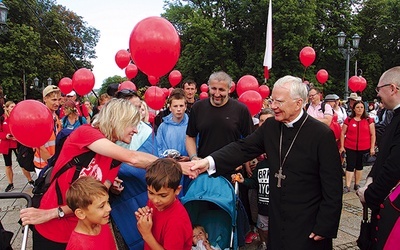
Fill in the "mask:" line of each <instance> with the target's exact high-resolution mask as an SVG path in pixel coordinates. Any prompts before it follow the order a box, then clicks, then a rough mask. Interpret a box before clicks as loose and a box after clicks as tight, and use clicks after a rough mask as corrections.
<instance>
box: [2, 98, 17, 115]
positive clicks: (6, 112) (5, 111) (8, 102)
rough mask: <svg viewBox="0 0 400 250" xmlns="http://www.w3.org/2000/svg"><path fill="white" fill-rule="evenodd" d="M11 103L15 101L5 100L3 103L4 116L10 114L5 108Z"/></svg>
mask: <svg viewBox="0 0 400 250" xmlns="http://www.w3.org/2000/svg"><path fill="white" fill-rule="evenodd" d="M11 104H15V102H13V101H7V102H6V103H5V104H4V113H5V114H6V116H9V115H10V112H8V110H7V109H6V108H8V107H10V105H11Z"/></svg>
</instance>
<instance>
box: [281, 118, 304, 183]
mask: <svg viewBox="0 0 400 250" xmlns="http://www.w3.org/2000/svg"><path fill="white" fill-rule="evenodd" d="M307 118H308V115H307V116H306V118H305V119H304V121H303V122H302V123H301V125H300V128H299V130H297V132H296V134H295V136H294V138H293V141H292V143H291V144H290V146H289V149H288V151H287V152H286V154H285V157H284V158H283V159H282V138H283V129H282V125H281V136H280V138H279V170H278V173H275V178H278V183H277V185H276V186H277V187H278V188H280V187H282V180H284V179H286V175H284V174H282V172H283V169H282V167H283V164H285V161H286V158H287V157H288V155H289V153H290V150H291V149H292V147H293V144H294V142H295V141H296V139H297V136H298V135H299V133H300V130H301V129H302V128H303V125H304V123H305V122H306V120H307Z"/></svg>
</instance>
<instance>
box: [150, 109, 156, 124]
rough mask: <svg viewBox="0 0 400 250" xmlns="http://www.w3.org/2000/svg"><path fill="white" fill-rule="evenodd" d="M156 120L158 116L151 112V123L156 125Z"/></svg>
mask: <svg viewBox="0 0 400 250" xmlns="http://www.w3.org/2000/svg"><path fill="white" fill-rule="evenodd" d="M155 118H156V114H154V113H153V112H149V122H150V123H151V124H154V120H155Z"/></svg>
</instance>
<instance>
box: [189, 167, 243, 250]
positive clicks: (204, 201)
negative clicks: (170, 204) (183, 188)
mask: <svg viewBox="0 0 400 250" xmlns="http://www.w3.org/2000/svg"><path fill="white" fill-rule="evenodd" d="M236 186H237V183H236ZM181 202H182V204H183V205H184V206H185V208H186V210H187V212H188V214H189V217H190V220H191V222H192V225H201V226H203V227H204V228H205V230H206V232H207V233H208V240H209V242H210V244H211V245H212V246H217V245H218V246H219V247H220V248H221V249H233V250H235V249H238V248H239V246H243V245H244V244H245V243H244V237H245V234H246V233H247V232H248V230H249V225H248V220H247V214H246V212H245V210H244V208H243V205H242V203H241V202H240V200H239V198H238V196H237V187H236V188H235V189H234V188H233V186H232V184H231V183H230V182H229V181H228V180H227V179H225V178H224V177H221V176H220V177H209V176H208V175H207V174H202V175H200V176H198V177H197V178H196V179H195V180H193V181H192V182H191V183H190V185H189V188H188V190H187V192H186V194H185V196H184V197H182V198H181Z"/></svg>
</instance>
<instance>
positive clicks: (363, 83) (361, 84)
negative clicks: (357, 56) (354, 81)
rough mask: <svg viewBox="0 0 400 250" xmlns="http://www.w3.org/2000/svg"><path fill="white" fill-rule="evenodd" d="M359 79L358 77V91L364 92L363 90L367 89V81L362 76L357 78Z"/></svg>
mask: <svg viewBox="0 0 400 250" xmlns="http://www.w3.org/2000/svg"><path fill="white" fill-rule="evenodd" d="M359 77H360V82H359V87H358V90H359V91H361V92H363V91H364V90H365V88H366V87H367V80H366V79H365V78H364V77H362V76H359Z"/></svg>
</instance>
